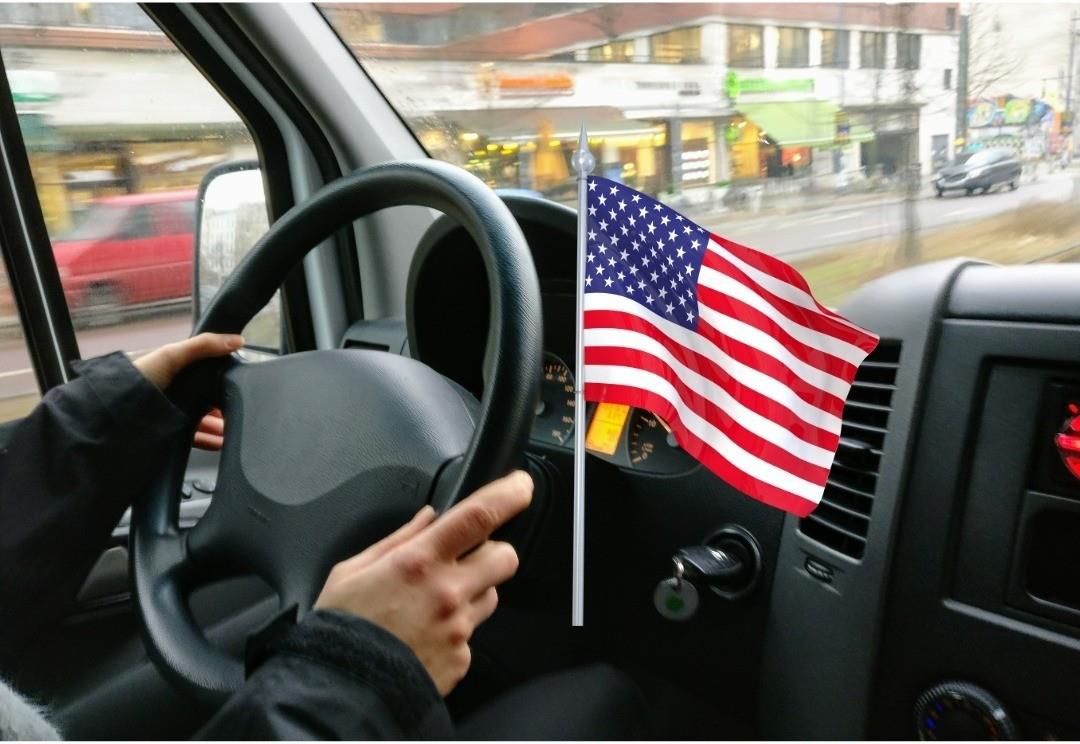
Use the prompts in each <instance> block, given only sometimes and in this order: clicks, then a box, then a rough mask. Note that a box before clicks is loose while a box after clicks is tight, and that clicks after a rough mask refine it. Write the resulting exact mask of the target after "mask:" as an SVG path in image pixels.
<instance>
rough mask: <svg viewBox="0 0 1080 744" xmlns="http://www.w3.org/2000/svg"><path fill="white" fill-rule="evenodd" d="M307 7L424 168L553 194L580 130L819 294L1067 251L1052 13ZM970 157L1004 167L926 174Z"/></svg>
mask: <svg viewBox="0 0 1080 744" xmlns="http://www.w3.org/2000/svg"><path fill="white" fill-rule="evenodd" d="M320 7H321V9H322V12H323V14H324V15H325V16H326V18H327V20H328V21H329V22H330V23H331V24H332V25H333V27H334V28H335V29H336V30H337V32H338V34H339V35H340V36H341V38H342V39H343V41H344V42H345V43H346V44H347V45H348V47H349V49H350V50H351V51H352V52H353V53H354V54H355V56H356V58H357V59H358V60H359V62H360V63H361V64H362V65H363V66H364V68H365V70H366V71H367V72H368V73H369V75H370V76H371V77H372V79H373V80H374V81H375V83H376V84H377V85H378V86H379V88H380V89H381V90H382V92H383V93H384V95H385V96H386V97H387V99H388V100H389V102H390V103H391V104H392V105H393V106H394V107H395V108H396V109H397V111H398V112H399V113H400V114H401V116H402V118H403V119H404V120H405V121H406V122H407V124H408V125H409V127H410V128H411V129H412V131H413V133H414V134H415V136H416V137H417V139H418V140H419V141H420V143H421V144H422V145H423V146H424V147H425V148H426V150H427V151H428V153H430V154H431V156H432V157H435V158H439V159H442V160H446V161H448V162H451V163H454V164H456V165H459V166H461V167H463V168H465V169H467V170H469V171H471V172H472V173H474V174H476V175H477V176H479V177H480V178H482V179H483V180H484V181H486V182H487V183H488V184H489V185H491V186H492V187H495V188H501V189H515V190H523V191H526V192H529V193H535V194H541V195H543V196H546V197H547V198H550V199H553V200H555V201H559V202H563V203H566V204H570V205H573V202H574V195H575V184H574V174H573V169H572V168H571V165H570V157H571V154H572V152H573V150H574V148H575V147H576V145H577V136H578V131H579V128H580V126H581V124H582V123H584V124H585V126H586V127H587V128H588V132H589V146H590V149H591V150H592V153H593V155H594V156H595V157H596V160H597V167H596V170H595V172H596V173H598V174H599V175H602V176H604V177H606V178H609V179H613V180H615V181H619V182H622V183H624V184H626V185H627V186H631V187H633V188H635V189H638V190H640V191H643V192H645V193H647V194H649V195H651V196H654V197H656V198H658V199H660V200H661V201H663V202H665V203H667V204H669V205H670V206H672V207H673V208H676V209H678V210H680V211H681V212H683V213H684V214H686V215H687V216H688V217H689V218H690V219H693V220H694V221H696V222H698V223H699V224H701V225H703V226H705V227H708V228H709V229H711V230H713V231H715V232H717V233H720V234H722V235H724V236H726V237H728V238H731V239H733V240H737V241H739V242H742V243H745V244H747V245H750V246H753V247H755V248H758V249H760V250H764V251H766V252H769V253H772V254H774V255H777V256H780V257H782V258H784V259H785V260H787V261H789V262H791V263H793V264H795V265H796V266H797V267H798V268H799V269H800V270H801V271H802V272H803V273H804V275H805V276H806V277H807V279H808V281H810V283H811V285H812V287H813V289H814V291H815V293H816V294H817V295H818V296H819V297H820V298H821V299H822V300H823V301H824V302H826V303H830V304H836V303H839V302H842V301H843V299H844V298H845V297H847V296H848V295H849V294H850V292H851V291H852V290H854V289H856V288H857V287H859V286H860V285H862V284H864V283H865V282H867V281H869V280H870V279H873V278H875V277H877V276H880V275H882V274H885V273H888V272H891V271H894V270H896V269H898V268H902V267H904V266H907V265H912V264H916V263H923V262H928V261H935V260H939V259H945V258H950V257H953V256H960V255H963V256H973V257H978V258H984V259H987V260H991V261H996V262H1005V263H1022V262H1031V261H1041V260H1054V261H1061V260H1075V259H1076V258H1077V257H1078V256H1080V251H1078V250H1077V248H1076V246H1077V245H1080V218H1078V214H1077V210H1076V208H1075V207H1074V205H1073V203H1072V201H1071V195H1072V193H1073V180H1074V171H1073V169H1072V166H1071V153H1072V151H1073V140H1074V134H1073V130H1072V119H1073V117H1072V113H1071V111H1070V110H1069V102H1070V101H1071V100H1075V96H1071V95H1070V94H1069V90H1068V88H1069V86H1070V85H1074V82H1073V79H1072V77H1073V76H1071V75H1065V74H1063V73H1061V72H1060V70H1059V68H1060V67H1061V60H1064V59H1067V58H1069V56H1070V55H1069V51H1070V43H1071V42H1070V37H1069V34H1068V33H1067V30H1068V29H1069V28H1071V25H1070V23H1071V22H1070V14H1071V13H1072V12H1073V7H1072V6H1069V5H1065V4H1032V3H1028V4H1020V3H1017V4H996V3H978V2H976V3H963V4H960V3H936V4H926V3H879V4H874V3H857V4H847V3H835V4H776V3H769V4H719V5H717V4H668V3H664V4H660V3H656V4H639V3H613V4H602V5H597V4H593V3H589V4H575V3H552V4H531V3H530V4H515V3H483V4H480V3H476V4H471V3H441V4H434V5H431V4H409V3H404V4H389V3H378V4H344V3H341V4H338V3H333V4H331V3H326V4H323V5H322V6H320ZM1032 19H1038V23H1032ZM992 152H994V153H1000V152H1005V153H1007V154H1008V155H1009V156H1010V158H1009V159H1010V160H1011V161H1013V162H1015V163H1016V164H1017V169H1015V170H1013V169H1009V168H1002V169H995V170H994V171H992V172H988V173H986V174H985V175H983V176H980V180H979V181H978V182H977V183H969V182H967V181H964V180H963V179H959V180H957V181H943V180H942V179H940V178H939V172H940V171H941V169H942V168H944V167H945V166H946V165H948V164H949V163H950V162H952V161H958V162H962V161H963V160H964V159H965V158H967V157H968V156H970V158H971V160H970V162H971V164H972V165H978V164H979V163H981V162H983V159H985V158H989V157H991V153H992ZM972 153H974V154H972ZM999 171H1000V172H999ZM1076 176H1077V177H1080V171H1078V172H1076Z"/></svg>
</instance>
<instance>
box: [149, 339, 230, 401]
mask: <svg viewBox="0 0 1080 744" xmlns="http://www.w3.org/2000/svg"><path fill="white" fill-rule="evenodd" d="M243 346H244V337H243V336H238V335H237V334H235V333H229V334H222V333H200V334H199V335H198V336H192V337H191V338H188V339H184V340H183V341H177V342H176V343H173V344H165V346H162V347H161V348H160V349H155V350H154V351H151V352H150V353H148V354H144V355H143V356H141V357H139V358H138V359H136V360H135V367H136V368H137V369H138V370H139V371H140V372H142V373H143V376H144V377H146V379H148V380H150V382H152V383H154V385H156V386H157V388H158V390H164V389H165V388H167V387H169V385H170V384H171V383H172V381H173V378H175V377H176V376H177V375H178V374H180V371H181V370H183V369H184V367H187V366H188V365H189V364H192V363H193V362H197V361H199V360H200V359H209V358H211V357H220V356H225V355H226V354H230V353H232V352H234V351H236V350H237V349H240V348H242V347H243Z"/></svg>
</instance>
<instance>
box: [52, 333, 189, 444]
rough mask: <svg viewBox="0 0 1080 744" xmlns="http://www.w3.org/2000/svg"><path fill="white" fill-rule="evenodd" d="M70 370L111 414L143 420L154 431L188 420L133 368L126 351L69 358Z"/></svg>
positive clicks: (127, 421)
mask: <svg viewBox="0 0 1080 744" xmlns="http://www.w3.org/2000/svg"><path fill="white" fill-rule="evenodd" d="M71 370H72V372H74V373H75V374H76V375H77V376H78V378H79V380H82V381H83V383H84V384H86V385H87V386H89V387H90V389H91V390H93V392H94V395H95V396H96V397H97V399H98V401H100V403H101V405H102V407H103V408H105V410H107V411H109V412H110V413H111V414H112V416H113V418H114V419H115V420H118V421H123V422H124V423H125V424H127V423H131V422H135V423H137V422H140V421H142V422H146V423H147V424H151V425H153V427H154V429H155V431H161V430H162V429H163V428H167V427H171V426H176V427H177V428H180V427H182V426H185V425H187V424H189V423H190V419H189V418H188V417H187V416H186V415H185V414H184V412H183V411H181V410H180V409H179V408H178V407H176V406H175V405H173V403H172V401H170V400H169V399H168V398H167V397H165V394H164V393H163V392H161V391H160V390H158V388H157V386H156V385H154V383H152V382H150V380H148V379H146V377H145V376H144V375H143V373H142V372H140V371H139V370H138V369H136V367H135V365H134V364H132V363H131V360H130V359H128V358H127V355H126V354H124V353H123V352H120V351H114V352H113V353H111V354H106V355H104V356H99V357H94V358H93V359H77V360H75V361H73V362H71Z"/></svg>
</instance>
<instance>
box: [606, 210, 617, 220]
mask: <svg viewBox="0 0 1080 744" xmlns="http://www.w3.org/2000/svg"><path fill="white" fill-rule="evenodd" d="M617 216H618V215H616V214H615V210H614V209H609V210H608V217H610V218H611V219H613V220H614V219H615V218H616V217H617Z"/></svg>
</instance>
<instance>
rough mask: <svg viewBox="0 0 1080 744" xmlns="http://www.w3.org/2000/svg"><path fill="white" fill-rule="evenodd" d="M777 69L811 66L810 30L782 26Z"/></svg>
mask: <svg viewBox="0 0 1080 744" xmlns="http://www.w3.org/2000/svg"><path fill="white" fill-rule="evenodd" d="M778 31H779V32H780V34H779V35H780V47H779V52H778V55H777V59H776V66H777V67H808V66H809V65H810V30H809V29H805V28H790V27H786V26H781V27H780V28H779V29H778Z"/></svg>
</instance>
